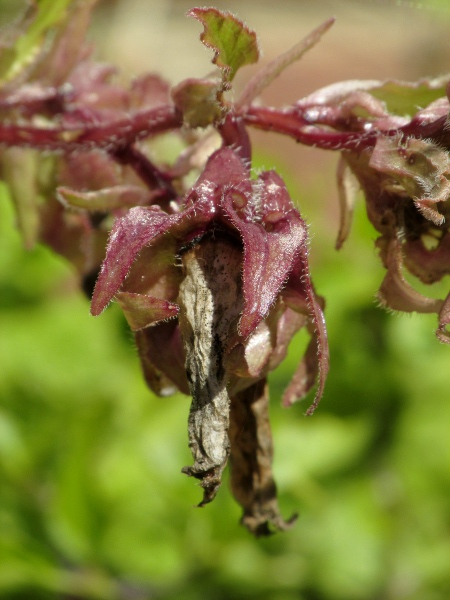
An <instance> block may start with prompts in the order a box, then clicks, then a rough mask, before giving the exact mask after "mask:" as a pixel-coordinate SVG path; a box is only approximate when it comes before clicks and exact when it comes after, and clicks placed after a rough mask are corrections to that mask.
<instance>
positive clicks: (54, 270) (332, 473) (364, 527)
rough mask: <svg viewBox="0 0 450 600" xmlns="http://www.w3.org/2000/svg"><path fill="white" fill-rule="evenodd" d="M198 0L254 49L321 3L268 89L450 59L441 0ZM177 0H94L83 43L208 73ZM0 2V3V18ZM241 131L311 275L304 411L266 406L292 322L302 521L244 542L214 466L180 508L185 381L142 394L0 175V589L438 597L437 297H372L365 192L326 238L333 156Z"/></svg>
mask: <svg viewBox="0 0 450 600" xmlns="http://www.w3.org/2000/svg"><path fill="white" fill-rule="evenodd" d="M212 4H213V5H215V6H218V7H220V8H227V7H228V8H229V9H230V10H233V11H236V12H237V13H238V14H239V15H241V16H243V17H244V18H246V19H247V21H248V22H249V24H250V25H252V26H254V27H255V28H256V29H257V30H258V32H259V33H260V38H261V43H262V45H263V47H264V48H265V49H266V54H265V57H266V59H267V60H269V59H270V58H272V57H273V56H274V55H275V54H276V52H277V51H278V50H282V49H283V48H285V47H286V46H288V45H289V44H290V43H291V42H294V41H295V40H296V39H298V38H299V37H301V36H303V35H305V34H306V33H307V32H308V30H309V29H311V27H312V26H314V25H316V24H317V23H318V22H320V20H321V19H322V17H324V18H325V17H326V16H329V15H330V14H333V13H334V14H337V16H338V24H337V25H335V27H334V28H333V31H332V32H331V33H330V34H329V37H328V41H326V40H324V41H323V43H322V44H321V46H320V47H319V48H317V49H316V50H314V51H313V52H312V53H311V54H310V55H308V57H306V58H305V60H304V61H303V62H302V63H300V64H299V65H296V66H295V67H293V70H292V71H289V72H288V73H287V74H284V75H283V76H282V78H281V79H280V80H279V81H278V82H276V83H275V84H274V86H273V88H272V89H271V90H269V91H268V92H267V95H266V101H267V102H271V103H273V104H281V103H289V102H293V101H295V99H296V98H298V97H300V96H301V95H305V94H307V93H309V92H311V91H313V90H314V89H315V88H316V87H318V86H320V85H325V84H327V83H331V82H332V81H336V80H339V79H342V78H350V77H365V78H374V77H379V78H386V77H392V76H397V77H398V78H403V79H413V78H416V77H419V76H424V75H429V74H431V75H437V74H438V73H440V72H442V71H443V70H444V66H445V64H446V62H447V63H448V58H449V54H450V52H449V47H448V34H447V33H446V34H445V36H444V34H443V32H447V31H448V27H449V25H450V23H449V16H448V13H447V11H446V10H445V9H444V8H445V5H443V6H444V8H441V9H439V7H438V3H437V2H435V3H432V2H430V3H429V5H427V3H421V4H422V8H420V6H419V5H418V4H417V3H412V2H408V3H404V2H403V3H401V4H400V5H397V4H394V3H389V2H375V1H373V2H340V3H339V2H336V3H332V2H317V4H316V3H307V2H277V3H276V10H275V8H274V7H273V6H272V3H269V2H257V1H255V2H251V3H250V2H249V3H247V4H244V3H238V2H235V1H234V0H230V2H227V3H226V2H220V3H219V2H216V3H212ZM313 4H314V6H313ZM423 5H425V7H423ZM189 6H190V4H189V3H186V2H184V1H183V2H180V1H176V0H174V1H173V2H158V1H156V0H155V1H154V2H138V1H137V0H128V2H125V0H123V1H122V2H119V1H115V2H113V1H112V0H111V1H104V2H102V3H100V5H99V7H98V9H97V12H96V14H95V20H94V24H93V30H92V37H93V38H94V39H95V40H96V42H97V44H98V46H99V55H100V56H101V57H103V58H109V59H110V60H113V61H118V62H120V63H121V66H122V68H124V69H125V71H126V73H127V74H132V73H133V72H136V73H138V72H140V71H143V70H148V69H155V68H159V69H160V70H162V71H163V73H164V74H166V76H167V77H169V79H172V80H173V81H177V80H178V79H179V78H181V77H183V76H189V75H192V74H197V72H195V73H193V72H192V71H195V70H197V71H198V72H199V74H201V73H202V72H203V73H204V72H206V71H207V70H208V68H209V67H208V60H209V58H210V56H209V54H208V53H207V52H206V51H204V50H203V49H202V48H201V46H200V44H199V43H198V41H197V40H196V37H197V35H198V32H199V27H198V26H197V25H196V24H195V23H194V22H192V21H189V20H187V19H184V18H183V14H184V12H185V11H186V9H187V8H188V7H189ZM9 7H10V8H11V7H12V8H11V12H10V13H8V12H7V9H8V3H6V2H1V3H0V14H2V16H3V17H4V19H5V20H7V18H12V16H13V13H14V8H15V4H14V2H9ZM275 14H276V16H277V20H276V21H275V20H274V15H275ZM144 17H145V18H144ZM158 19H160V21H158ZM405 23H407V25H408V26H407V27H405V26H404V25H405ZM147 24H148V25H147ZM402 25H403V27H402ZM146 26H147V34H146V35H144V33H143V32H144V30H145V27H146ZM133 32H134V35H133ZM381 32H383V33H384V34H386V35H385V37H384V38H381V37H380V33H381ZM392 32H395V35H393V34H392ZM388 33H389V35H388ZM155 36H156V37H155ZM158 36H159V37H158ZM411 36H413V37H411ZM412 39H414V40H415V42H416V45H414V44H413V45H412V44H411V40H412ZM145 40H146V41H145ZM382 40H383V41H382ZM145 43H146V44H147V46H145ZM183 44H184V45H185V46H183ZM165 48H166V50H165ZM177 48H178V50H177ZM180 48H184V50H183V52H182V53H181V52H180V50H179V49H180ZM421 49H422V52H421ZM426 52H428V55H427V56H425V54H426ZM197 53H199V54H197ZM166 55H167V56H166ZM133 57H134V58H133ZM177 57H178V61H177V60H176V59H177ZM197 57H199V58H197ZM350 59H351V60H350ZM127 61H129V62H127ZM190 65H192V66H193V68H192V69H190ZM180 70H183V72H182V73H179V72H178V71H180ZM449 70H450V69H449ZM244 71H245V70H243V73H242V75H240V76H241V81H243V78H242V77H244ZM248 72H251V70H250V69H249V71H248ZM244 78H245V77H244ZM238 85H239V82H238ZM254 141H255V145H256V149H257V151H256V161H255V162H256V166H263V165H264V166H265V167H267V168H269V167H270V168H271V167H277V168H278V169H279V171H280V172H281V173H282V174H283V176H285V178H286V181H287V183H288V185H289V188H290V190H291V192H292V195H293V197H295V198H296V199H297V200H298V204H299V206H300V208H301V211H302V214H303V215H304V216H305V217H306V218H307V219H308V222H309V224H310V234H311V260H312V272H313V278H314V281H315V284H316V287H317V290H318V292H319V293H320V294H322V295H324V296H325V297H326V298H327V309H326V317H327V323H328V331H329V337H330V347H331V372H330V376H329V380H328V383H327V388H326V394H325V397H324V399H323V400H322V403H321V405H320V408H319V409H318V411H317V412H316V413H315V415H314V416H313V417H311V418H305V417H304V416H303V415H304V412H305V405H298V406H294V407H293V408H291V409H289V410H284V409H282V408H281V407H280V406H279V398H280V395H281V390H282V389H283V387H284V386H285V385H286V383H287V381H288V378H289V375H290V373H291V372H292V371H293V369H294V367H295V365H296V363H297V361H298V357H299V354H300V352H301V350H302V347H303V345H304V343H305V340H304V339H303V337H302V336H299V338H298V339H296V340H295V343H293V344H292V347H291V349H290V354H289V357H288V360H287V361H286V362H285V364H284V365H283V366H282V367H280V368H279V369H278V371H277V372H275V373H274V374H273V375H272V377H271V393H272V408H271V410H272V422H273V431H274V441H275V451H276V454H275V464H274V470H275V477H276V480H277V483H278V487H279V494H280V504H281V508H282V512H283V514H284V515H285V516H289V515H290V514H291V513H292V512H296V511H298V512H299V513H300V518H299V521H298V522H297V524H296V526H295V527H294V529H293V530H291V531H289V532H287V533H283V534H278V535H275V536H273V537H271V538H269V539H263V540H254V539H253V538H251V537H250V535H249V534H248V533H247V532H246V531H245V530H244V529H243V528H241V527H240V526H239V525H238V520H239V518H240V509H239V507H238V506H237V505H236V503H235V502H234V501H233V499H232V498H231V495H230V492H229V490H228V489H227V483H226V482H225V484H224V485H223V487H222V489H221V491H220V493H219V495H218V497H217V499H216V500H215V501H214V502H213V503H212V504H211V505H209V506H207V507H205V508H204V509H197V508H193V507H194V505H195V504H196V503H198V501H199V499H200V496H201V493H200V489H199V488H198V486H197V485H196V483H195V482H194V481H193V480H191V479H188V478H186V477H185V476H182V475H181V474H180V469H181V467H182V466H184V465H186V464H190V461H191V457H190V453H189V450H188V448H187V426H186V421H187V414H188V409H189V399H188V398H187V397H184V396H181V395H179V396H174V397H172V398H167V399H159V398H156V397H154V396H152V394H151V393H150V392H149V391H148V390H147V389H146V388H145V386H144V383H143V381H142V378H141V374H140V370H139V365H138V359H137V356H136V352H135V350H134V347H133V342H132V336H131V334H130V333H129V331H128V329H127V326H126V324H125V323H124V320H123V318H122V315H121V313H120V311H119V310H117V307H116V306H112V307H111V308H110V309H109V310H108V311H107V312H106V313H105V314H103V315H102V316H101V317H100V318H97V319H94V318H92V317H90V316H89V314H88V312H89V304H88V301H87V300H86V299H85V298H84V297H83V296H82V295H81V294H80V293H79V292H78V291H77V289H76V280H75V277H74V274H73V273H72V271H71V268H70V266H69V265H67V264H65V263H64V261H63V260H62V259H60V258H58V257H57V256H55V255H53V254H52V253H51V252H50V251H48V250H47V249H45V248H42V247H37V248H35V249H34V250H32V251H29V252H25V251H24V250H23V249H22V245H21V241H20V239H19V236H18V233H17V232H16V230H15V228H14V214H13V211H12V208H11V206H10V202H9V200H8V198H7V194H6V192H5V189H4V188H3V187H0V598H2V599H5V600H44V599H45V600H56V599H59V598H61V599H65V600H79V599H86V600H151V599H155V600H157V599H160V600H203V599H206V598H208V599H209V598H214V599H217V600H228V599H231V600H244V599H245V600H247V599H248V600H403V599H404V600H448V598H450V568H449V567H450V510H449V492H450V435H449V425H450V403H449V402H448V392H447V390H448V387H449V362H450V349H449V348H448V347H445V346H442V345H439V343H438V342H437V341H436V339H435V337H434V333H433V332H434V328H435V325H436V318H435V317H434V316H432V315H431V316H430V315H426V316H423V315H421V316H419V315H412V316H411V315H409V316H408V315H407V316H399V315H389V314H387V313H386V312H384V311H382V310H381V309H379V308H378V307H377V306H376V302H375V301H374V293H375V291H376V289H377V287H378V286H379V284H380V283H381V280H382V277H383V271H382V269H381V266H380V265H379V262H378V259H377V256H376V253H375V250H374V248H373V240H374V239H375V237H376V233H375V232H374V231H373V229H372V228H371V227H370V226H369V224H368V223H367V220H366V217H365V210H364V206H363V203H362V202H360V203H359V205H358V209H357V211H356V217H355V223H354V226H353V229H352V233H351V236H350V239H349V240H348V242H347V243H346V245H345V246H344V248H343V249H342V250H341V251H340V252H339V253H337V252H335V251H334V249H333V246H334V237H335V236H336V232H337V208H336V207H337V201H336V192H335V184H334V173H333V169H334V167H335V164H336V160H337V157H336V156H333V155H331V154H330V155H329V154H326V153H324V152H319V151H316V150H313V149H306V150H305V149H301V148H299V147H297V146H296V145H295V144H294V143H293V142H291V141H289V140H284V139H281V138H276V137H275V136H270V135H268V134H258V135H254ZM449 287H450V285H449V281H446V282H443V285H441V286H440V289H439V290H438V291H437V292H436V293H437V294H438V295H442V294H443V293H445V291H446V290H447V289H448V288H449Z"/></svg>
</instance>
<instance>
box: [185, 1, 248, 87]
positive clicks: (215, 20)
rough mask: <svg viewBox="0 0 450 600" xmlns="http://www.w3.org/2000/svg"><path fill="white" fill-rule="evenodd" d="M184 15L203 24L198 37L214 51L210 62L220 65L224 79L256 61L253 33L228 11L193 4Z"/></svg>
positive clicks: (228, 79) (228, 78) (227, 79)
mask: <svg viewBox="0 0 450 600" xmlns="http://www.w3.org/2000/svg"><path fill="white" fill-rule="evenodd" d="M187 15H188V16H189V17H194V18H196V19H197V20H198V21H200V22H201V23H202V24H203V26H204V31H203V33H202V34H201V35H200V40H201V41H202V43H203V44H204V45H205V46H206V47H207V48H211V49H212V50H213V51H214V58H213V61H212V62H213V63H214V64H215V65H217V66H218V67H219V69H222V72H223V77H224V80H225V81H228V82H229V81H231V80H232V79H233V77H234V76H235V75H236V72H237V70H238V69H240V68H241V67H243V66H244V65H250V64H252V63H255V62H257V61H258V59H259V49H258V40H257V37H256V33H255V32H254V31H252V30H250V29H249V28H248V27H247V26H246V25H245V24H244V23H243V22H242V21H240V20H239V19H238V18H237V17H235V16H234V15H232V14H231V13H228V12H222V11H220V10H218V9H217V8H193V9H192V10H190V11H189V12H188V13H187Z"/></svg>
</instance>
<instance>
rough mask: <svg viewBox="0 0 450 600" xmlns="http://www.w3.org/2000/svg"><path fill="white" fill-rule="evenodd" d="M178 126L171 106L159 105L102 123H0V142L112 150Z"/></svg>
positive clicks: (31, 145)
mask: <svg viewBox="0 0 450 600" xmlns="http://www.w3.org/2000/svg"><path fill="white" fill-rule="evenodd" d="M181 126H182V118H181V115H180V114H179V112H178V111H177V110H176V109H175V108H174V107H173V106H158V107H157V108H151V109H146V110H142V111H138V112H136V113H134V114H131V115H128V116H126V117H122V118H120V119H117V120H115V121H107V122H104V123H86V122H82V121H81V120H80V122H79V123H74V124H73V125H70V126H64V125H61V126H60V127H37V126H34V125H11V124H5V123H1V124H0V144H6V145H8V146H22V147H24V146H25V147H31V148H37V149H39V150H64V151H65V152H70V151H72V150H80V149H91V148H107V149H108V150H111V151H112V150H114V149H115V148H119V147H122V146H124V145H127V144H131V143H133V142H135V141H136V140H139V139H143V138H146V137H150V136H153V135H157V134H160V133H164V132H165V131H170V130H171V129H178V128H179V127H181Z"/></svg>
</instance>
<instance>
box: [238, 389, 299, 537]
mask: <svg viewBox="0 0 450 600" xmlns="http://www.w3.org/2000/svg"><path fill="white" fill-rule="evenodd" d="M229 436H230V442H231V455H230V462H231V489H232V492H233V494H234V497H235V498H236V500H237V501H238V502H239V504H240V505H241V506H242V507H243V509H244V514H243V516H242V521H241V522H242V524H243V525H245V527H247V529H248V530H249V531H251V532H252V533H253V534H254V535H256V536H262V535H270V534H271V533H273V531H272V530H271V527H272V528H273V529H275V530H283V529H288V528H289V527H291V525H293V523H294V522H295V520H296V518H297V517H296V515H294V516H292V517H291V518H290V519H289V520H288V521H284V520H283V518H282V517H281V515H280V510H279V507H278V500H277V489H276V485H275V482H274V479H273V476H272V458H273V443H272V434H271V431H270V422H269V393H268V386H267V382H266V380H265V379H262V380H260V381H258V382H257V383H255V384H254V385H252V386H251V387H249V388H247V389H246V390H244V391H242V392H239V393H238V394H236V395H235V396H233V397H232V399H231V414H230V431H229Z"/></svg>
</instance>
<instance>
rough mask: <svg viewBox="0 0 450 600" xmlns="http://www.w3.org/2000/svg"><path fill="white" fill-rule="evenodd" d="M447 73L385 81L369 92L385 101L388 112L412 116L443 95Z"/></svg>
mask: <svg viewBox="0 0 450 600" xmlns="http://www.w3.org/2000/svg"><path fill="white" fill-rule="evenodd" d="M448 78H449V76H448V74H447V75H445V76H442V77H438V78H436V79H429V80H426V79H423V80H421V81H417V82H414V83H409V82H404V81H386V82H384V83H383V84H382V85H380V86H379V87H374V88H372V89H371V90H370V93H371V94H372V96H374V97H375V98H378V99H379V100H383V101H384V102H386V106H387V109H388V111H389V112H390V113H393V114H396V115H400V116H405V115H408V116H412V115H414V114H415V113H416V112H417V110H418V109H420V108H425V107H426V106H428V105H429V104H431V102H434V101H435V100H438V99H439V98H442V97H443V96H445V88H446V85H447V83H448Z"/></svg>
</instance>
